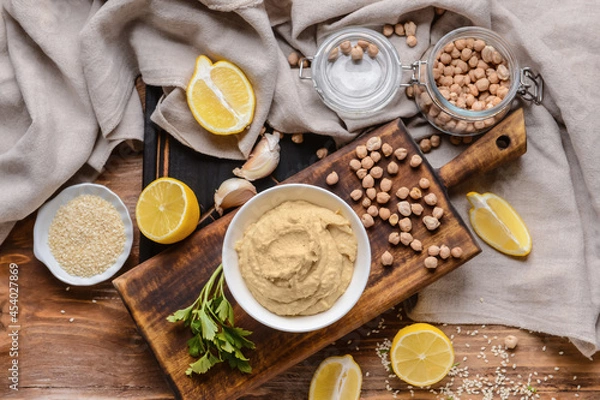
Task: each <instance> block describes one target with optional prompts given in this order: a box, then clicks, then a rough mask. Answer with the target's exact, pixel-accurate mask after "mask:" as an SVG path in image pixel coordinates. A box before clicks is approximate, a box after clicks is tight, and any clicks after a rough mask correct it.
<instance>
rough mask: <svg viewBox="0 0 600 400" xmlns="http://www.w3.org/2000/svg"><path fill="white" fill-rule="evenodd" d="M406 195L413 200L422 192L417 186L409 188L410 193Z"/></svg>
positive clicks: (420, 195) (419, 196)
mask: <svg viewBox="0 0 600 400" xmlns="http://www.w3.org/2000/svg"><path fill="white" fill-rule="evenodd" d="M408 195H409V196H410V198H411V199H413V200H419V199H420V198H421V197H422V196H423V194H422V193H421V189H419V188H418V187H414V188H412V189H410V193H409V194H408Z"/></svg>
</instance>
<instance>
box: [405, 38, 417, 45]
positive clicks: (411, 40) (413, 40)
mask: <svg viewBox="0 0 600 400" xmlns="http://www.w3.org/2000/svg"><path fill="white" fill-rule="evenodd" d="M406 44H407V45H408V47H415V46H416V45H417V37H416V36H415V35H408V36H407V37H406Z"/></svg>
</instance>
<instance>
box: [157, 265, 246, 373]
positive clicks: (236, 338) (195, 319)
mask: <svg viewBox="0 0 600 400" xmlns="http://www.w3.org/2000/svg"><path fill="white" fill-rule="evenodd" d="M224 278H225V277H224V275H223V264H221V265H219V266H218V267H217V269H216V270H215V272H213V274H212V276H211V277H210V279H209V280H208V282H206V284H205V285H204V287H203V288H202V291H201V292H200V295H199V296H198V298H197V299H196V301H194V303H192V305H190V306H189V307H187V308H184V309H182V310H178V311H176V312H174V313H173V314H172V315H169V316H168V317H167V321H169V322H179V321H183V322H184V324H185V326H189V327H190V328H191V331H192V334H193V335H194V336H193V337H192V338H191V339H190V340H188V342H187V345H188V351H189V354H190V355H191V356H192V357H195V358H198V360H197V361H195V362H193V363H192V364H190V367H189V368H188V369H187V370H186V371H185V373H186V375H188V376H191V375H192V374H193V373H197V374H203V373H205V372H206V371H208V370H209V369H210V368H211V367H212V366H213V365H215V364H218V363H221V362H223V361H227V362H228V363H229V366H230V367H231V368H237V369H239V370H240V371H241V372H245V373H250V372H251V371H252V367H251V366H250V362H249V360H248V358H246V357H245V356H244V354H243V353H242V349H244V348H248V349H254V343H253V342H252V341H250V340H248V339H246V336H249V335H250V334H251V333H252V332H250V331H247V330H244V329H242V328H236V327H235V322H234V317H233V307H232V306H231V304H230V303H229V301H228V300H227V298H226V297H225V293H224V291H223V285H224V280H225V279H224Z"/></svg>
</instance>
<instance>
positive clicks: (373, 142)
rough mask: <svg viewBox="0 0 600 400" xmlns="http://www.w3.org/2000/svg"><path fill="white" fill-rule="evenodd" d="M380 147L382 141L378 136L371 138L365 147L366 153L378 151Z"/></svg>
mask: <svg viewBox="0 0 600 400" xmlns="http://www.w3.org/2000/svg"><path fill="white" fill-rule="evenodd" d="M381 146H382V140H381V138H380V137H379V136H373V137H371V138H369V140H367V143H366V147H367V150H368V151H374V150H379V149H380V148H381Z"/></svg>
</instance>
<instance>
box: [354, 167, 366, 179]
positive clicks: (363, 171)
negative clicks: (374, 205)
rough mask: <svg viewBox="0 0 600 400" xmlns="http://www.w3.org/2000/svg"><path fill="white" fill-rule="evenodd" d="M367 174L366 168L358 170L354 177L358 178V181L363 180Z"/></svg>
mask: <svg viewBox="0 0 600 400" xmlns="http://www.w3.org/2000/svg"><path fill="white" fill-rule="evenodd" d="M368 174H369V171H367V169H366V168H359V169H358V170H357V171H356V176H357V177H358V179H360V180H363V179H364V178H365V176H367V175H368Z"/></svg>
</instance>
